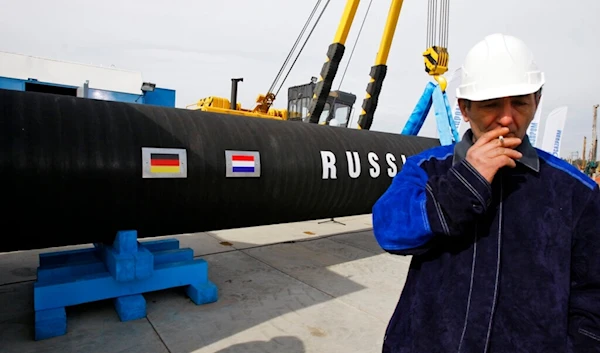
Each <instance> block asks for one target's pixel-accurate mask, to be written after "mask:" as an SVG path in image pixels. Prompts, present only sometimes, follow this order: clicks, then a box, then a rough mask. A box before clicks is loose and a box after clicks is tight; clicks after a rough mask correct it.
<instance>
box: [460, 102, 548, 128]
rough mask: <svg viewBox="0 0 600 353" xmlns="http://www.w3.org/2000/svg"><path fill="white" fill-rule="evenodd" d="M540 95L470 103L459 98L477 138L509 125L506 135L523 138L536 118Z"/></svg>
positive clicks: (464, 113)
mask: <svg viewBox="0 0 600 353" xmlns="http://www.w3.org/2000/svg"><path fill="white" fill-rule="evenodd" d="M539 99H540V95H539V94H536V93H532V94H528V95H525V96H513V97H505V98H498V99H490V100H485V101H478V102H475V101H472V102H470V103H469V104H467V102H465V101H464V100H462V99H461V100H459V106H460V110H461V112H462V114H463V118H464V120H465V122H468V123H470V124H471V130H472V131H473V135H474V137H475V139H478V138H479V137H480V136H481V135H483V134H485V133H486V132H488V131H490V130H494V129H497V128H501V127H508V128H509V129H510V132H509V133H508V134H507V135H506V136H505V137H518V138H520V139H523V138H524V137H525V134H526V133H527V128H528V127H529V124H530V123H531V121H532V120H533V118H534V115H535V111H536V109H537V106H538V104H539Z"/></svg>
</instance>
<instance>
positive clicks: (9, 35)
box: [0, 0, 600, 157]
mask: <svg viewBox="0 0 600 353" xmlns="http://www.w3.org/2000/svg"><path fill="white" fill-rule="evenodd" d="M345 2H346V1H345V0H333V1H331V2H330V4H329V6H328V8H327V10H326V12H325V14H324V16H323V18H322V20H321V21H320V23H319V25H318V27H317V28H316V30H315V32H314V34H313V35H312V37H311V39H310V41H309V42H308V44H307V45H306V47H305V49H304V51H303V52H302V54H301V55H300V58H299V59H298V62H297V63H296V65H295V66H294V68H293V70H292V72H291V73H290V75H289V77H288V79H287V80H286V82H285V84H284V89H282V91H281V92H280V96H279V99H278V100H277V101H276V104H275V106H276V107H279V108H285V107H286V101H287V90H286V88H287V87H288V86H292V85H297V84H302V83H306V82H308V81H309V80H310V78H311V76H318V75H319V71H320V69H321V66H322V64H323V62H324V60H325V54H326V52H327V46H328V45H329V44H330V43H331V42H332V40H333V36H334V34H335V31H336V28H337V25H338V23H339V19H340V16H341V14H342V12H343V8H344V5H345ZM314 3H315V1H308V0H296V1H291V0H276V1H274V0H254V1H248V0H223V1H221V2H220V3H219V2H217V1H208V0H194V1H191V0H172V1H171V2H167V1H164V0H160V1H159V0H144V1H141V0H119V1H116V0H103V1H97V2H92V1H81V0H51V1H48V0H47V1H43V0H37V1H32V0H0V8H2V9H3V11H0V33H2V35H1V36H0V50H2V51H9V52H16V53H21V54H27V55H36V56H43V57H49V58H54V59H59V60H67V61H77V62H83V63H92V64H98V65H105V66H111V65H114V66H115V67H118V68H123V69H130V70H136V71H141V72H142V74H143V77H144V79H145V80H147V81H152V82H155V83H157V85H158V86H161V87H166V88H172V89H175V90H177V106H178V107H183V106H185V105H187V104H192V103H194V102H195V101H196V100H198V99H199V98H201V97H205V96H209V95H216V96H224V97H229V94H230V82H231V81H230V79H231V78H232V77H243V78H244V82H243V83H241V84H240V88H239V90H240V92H239V100H240V102H241V103H242V105H243V106H244V107H252V106H253V104H254V100H255V98H256V96H257V95H258V94H259V93H261V92H265V91H266V90H268V88H269V87H270V85H271V83H272V81H273V80H274V79H275V77H276V75H277V72H278V71H279V68H280V66H281V65H282V64H283V62H284V60H285V58H286V56H287V54H288V51H289V49H290V48H291V47H292V45H293V43H294V41H295V39H296V36H297V35H298V33H299V32H300V30H301V29H302V27H303V25H304V22H305V20H306V18H307V17H308V15H309V14H310V12H311V10H312V8H313V6H314ZM323 3H325V1H323ZM450 3H451V4H450V32H449V34H450V35H449V51H450V55H451V57H450V72H452V71H453V70H454V69H455V68H456V67H458V66H460V64H461V62H462V60H463V58H464V56H465V54H466V52H467V50H468V49H469V48H470V47H471V46H472V45H473V44H475V43H476V42H477V41H479V40H480V39H482V38H483V37H484V36H486V35H487V34H490V33H494V32H503V33H507V34H512V35H516V36H518V37H520V38H522V39H524V40H525V41H526V42H527V43H528V44H529V45H530V47H531V48H532V50H533V51H534V53H535V54H536V57H537V61H538V63H539V65H540V66H541V67H542V69H543V70H544V71H545V72H546V75H547V76H546V77H547V84H546V87H545V89H544V93H545V99H544V106H543V115H542V129H543V128H544V122H545V118H546V117H547V115H548V113H550V111H551V110H553V109H554V108H556V107H559V106H563V105H566V106H568V108H569V115H568V118H567V123H566V127H565V132H564V137H563V139H564V140H563V148H562V156H563V157H567V156H569V155H570V154H571V152H574V151H579V152H580V153H581V148H582V143H583V136H584V135H586V136H587V137H588V142H589V141H590V136H591V127H592V111H593V110H592V106H593V105H594V104H596V103H600V93H598V88H597V86H596V83H597V81H598V77H600V69H599V68H598V64H597V63H596V62H597V61H598V59H597V58H598V57H600V45H598V39H597V36H598V34H599V33H600V21H598V20H597V15H598V13H600V1H598V0H573V1H564V0H526V1H518V0H503V1H481V0H451V1H450ZM217 4H220V6H218V5H217ZM389 4H390V1H381V0H378V1H373V4H372V6H371V8H370V11H369V15H368V18H367V22H366V24H365V27H364V29H363V32H362V34H361V37H360V39H359V42H358V46H357V49H356V51H355V53H354V55H353V57H352V61H351V62H350V66H349V67H348V72H347V74H346V76H345V78H344V81H343V83H342V87H341V89H342V90H346V91H350V92H353V93H355V94H356V95H357V96H358V100H357V103H356V105H355V109H357V110H358V111H360V106H361V104H362V99H363V98H364V95H365V94H364V92H365V89H366V86H367V83H368V80H369V77H368V74H369V69H370V67H371V65H373V62H374V59H375V55H376V53H377V49H378V47H379V42H380V39H381V34H382V31H383V26H384V23H385V19H386V15H387V12H388V8H389ZM368 5H369V0H363V1H362V2H361V4H360V7H359V10H358V13H357V15H356V19H355V21H354V25H353V27H352V31H351V32H350V36H349V38H348V42H347V50H346V54H345V59H344V60H343V62H342V65H341V67H340V71H339V73H338V78H337V79H336V82H335V83H334V88H337V87H338V85H339V83H340V78H341V76H342V72H343V71H344V69H345V65H346V64H347V60H348V58H349V57H350V51H351V49H352V46H353V44H354V41H355V39H356V36H357V34H358V30H359V28H360V25H361V22H362V19H363V16H364V14H365V11H366V10H367V7H368ZM426 16H427V1H424V0H405V1H404V6H403V8H402V13H401V14H400V20H399V23H398V27H397V29H396V33H395V37H394V42H393V47H392V49H391V52H390V56H389V61H388V66H389V67H388V75H387V77H386V79H385V83H384V86H383V91H382V94H381V98H380V100H379V106H378V108H377V112H376V117H375V121H374V123H373V127H372V129H373V130H380V131H388V132H395V133H399V132H400V131H401V130H402V128H403V126H404V124H405V122H406V119H407V117H408V115H410V113H411V112H412V110H413V108H414V106H415V104H416V102H417V100H418V99H419V97H420V96H421V94H422V92H423V89H424V87H425V85H426V83H427V82H428V81H429V79H430V78H429V76H428V75H427V74H426V73H425V72H424V69H423V67H424V66H423V58H422V56H421V53H422V52H423V50H424V49H425V45H426V28H427V27H426V20H427V17H426ZM450 72H449V73H450ZM357 113H358V112H357ZM354 122H356V116H355V117H354ZM421 135H424V136H435V135H436V132H435V121H434V120H433V119H430V120H429V121H428V122H427V123H426V124H425V126H424V127H423V129H422V131H421ZM588 150H589V147H588Z"/></svg>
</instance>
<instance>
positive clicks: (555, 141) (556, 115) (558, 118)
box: [541, 106, 568, 157]
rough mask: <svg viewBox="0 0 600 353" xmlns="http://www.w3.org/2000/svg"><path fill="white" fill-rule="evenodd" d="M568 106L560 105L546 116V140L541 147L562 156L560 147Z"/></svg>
mask: <svg viewBox="0 0 600 353" xmlns="http://www.w3.org/2000/svg"><path fill="white" fill-rule="evenodd" d="M567 111H568V109H567V107H566V106H564V107H558V108H556V109H554V110H553V111H551V112H550V114H548V118H546V127H545V128H544V140H543V142H542V147H541V149H542V150H544V151H546V152H548V153H550V154H552V155H554V156H555V157H560V147H561V142H562V136H563V130H564V128H565V123H566V121H567Z"/></svg>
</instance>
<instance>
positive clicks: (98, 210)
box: [0, 90, 440, 252]
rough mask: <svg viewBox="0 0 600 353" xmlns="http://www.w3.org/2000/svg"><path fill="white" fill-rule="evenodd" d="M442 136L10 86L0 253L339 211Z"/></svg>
mask: <svg viewBox="0 0 600 353" xmlns="http://www.w3.org/2000/svg"><path fill="white" fill-rule="evenodd" d="M439 145H440V143H439V141H438V140H437V139H429V138H423V137H417V136H402V135H397V134H388V133H382V132H376V131H365V130H362V131H361V130H355V129H344V128H339V127H330V126H320V125H317V124H307V123H302V122H293V121H277V120H271V119H257V118H248V117H242V116H234V115H225V114H218V113H210V112H203V111H197V110H186V109H178V108H167V107H158V106H150V105H141V104H133V103H122V102H109V101H100V100H92V99H84V98H76V97H68V96H59V95H51V94H44V93H34V92H21V91H10V90H0V151H1V155H0V178H1V182H2V184H1V185H2V186H3V188H4V192H3V198H2V199H3V200H4V207H3V209H4V210H5V211H4V212H3V215H2V220H3V223H4V232H3V237H2V241H1V242H0V252H6V251H14V250H28V249H41V248H47V247H54V246H64V245H73V244H87V243H93V242H104V243H111V242H112V241H113V239H114V236H115V233H116V232H117V231H118V230H129V229H135V230H137V231H138V236H139V237H140V238H145V237H155V236H163V235H174V234H182V233H191V232H201V231H211V230H222V229H232V228H239V227H249V226H259V225H269V224H278V223H287V222H297V221H306V220H314V219H324V218H329V217H342V216H350V215H358V214H367V213H370V212H371V207H372V206H373V204H374V203H375V201H376V200H377V199H378V198H379V197H380V196H381V194H382V193H383V192H384V191H385V190H386V189H387V188H388V186H389V185H390V182H391V180H392V178H393V176H395V175H396V173H397V172H399V171H400V170H401V168H402V163H403V159H404V158H406V157H408V156H410V155H413V154H416V153H419V152H421V151H423V150H425V149H427V148H430V147H434V146H439Z"/></svg>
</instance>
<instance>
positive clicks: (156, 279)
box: [33, 231, 217, 340]
mask: <svg viewBox="0 0 600 353" xmlns="http://www.w3.org/2000/svg"><path fill="white" fill-rule="evenodd" d="M39 260H40V266H39V267H38V271H37V281H36V282H35V284H34V288H33V302H34V309H35V339H36V340H41V339H46V338H51V337H56V336H61V335H64V334H66V332H67V314H66V310H65V307H67V306H71V305H77V304H83V303H87V302H92V301H97V300H104V299H113V301H114V306H115V309H116V311H117V313H118V315H119V318H120V319H121V321H129V320H136V319H141V318H143V317H145V316H146V301H145V299H144V297H143V295H142V293H145V292H151V291H156V290H162V289H168V288H175V287H182V286H185V290H186V293H187V295H188V297H189V298H190V299H191V300H192V301H193V302H194V303H196V304H197V305H200V304H206V303H211V302H215V301H216V300H217V287H216V286H215V285H214V284H213V283H212V282H210V280H209V279H208V264H207V263H206V261H205V260H202V259H194V252H193V250H192V249H190V248H182V249H180V248H179V241H178V240H176V239H167V240H155V241H145V242H139V241H138V239H137V232H136V231H122V232H118V233H117V236H116V239H115V242H114V243H113V245H111V246H107V245H103V244H94V247H92V248H87V249H80V250H70V251H60V252H53V253H45V254H40V257H39Z"/></svg>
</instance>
